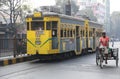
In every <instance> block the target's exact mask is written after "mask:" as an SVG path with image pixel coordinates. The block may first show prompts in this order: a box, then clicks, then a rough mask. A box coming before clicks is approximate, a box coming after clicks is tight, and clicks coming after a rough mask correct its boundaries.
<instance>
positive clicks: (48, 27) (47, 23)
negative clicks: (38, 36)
mask: <svg viewBox="0 0 120 79" xmlns="http://www.w3.org/2000/svg"><path fill="white" fill-rule="evenodd" d="M46 30H51V22H46Z"/></svg>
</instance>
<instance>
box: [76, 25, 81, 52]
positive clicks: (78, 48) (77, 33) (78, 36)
mask: <svg viewBox="0 0 120 79" xmlns="http://www.w3.org/2000/svg"><path fill="white" fill-rule="evenodd" d="M79 28H80V27H79V26H76V51H77V52H80V35H79V34H80V33H79Z"/></svg>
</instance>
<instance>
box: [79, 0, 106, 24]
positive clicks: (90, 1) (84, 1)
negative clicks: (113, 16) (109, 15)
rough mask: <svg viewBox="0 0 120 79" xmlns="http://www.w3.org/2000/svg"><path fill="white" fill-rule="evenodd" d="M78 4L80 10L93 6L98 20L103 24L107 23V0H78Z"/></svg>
mask: <svg viewBox="0 0 120 79" xmlns="http://www.w3.org/2000/svg"><path fill="white" fill-rule="evenodd" d="M77 5H79V10H82V9H85V8H91V9H92V10H93V13H94V16H96V17H97V19H98V22H99V23H102V24H104V23H105V14H106V2H105V0H77Z"/></svg>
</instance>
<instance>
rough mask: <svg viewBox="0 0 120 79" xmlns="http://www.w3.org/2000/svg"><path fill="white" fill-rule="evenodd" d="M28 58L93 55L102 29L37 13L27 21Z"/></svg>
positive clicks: (63, 17)
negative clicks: (35, 56)
mask: <svg viewBox="0 0 120 79" xmlns="http://www.w3.org/2000/svg"><path fill="white" fill-rule="evenodd" d="M26 23H27V54H30V55H37V56H43V57H45V56H54V57H56V56H57V55H61V57H63V56H72V55H80V54H82V53H88V52H93V51H95V49H96V46H97V40H98V38H99V37H100V35H101V32H102V30H103V25H101V24H99V23H96V22H92V21H89V20H85V19H82V18H76V17H73V16H67V15H63V14H57V13H52V12H44V13H42V12H36V13H34V14H33V15H28V16H27V17H26Z"/></svg>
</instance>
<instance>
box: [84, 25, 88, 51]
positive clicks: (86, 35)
mask: <svg viewBox="0 0 120 79" xmlns="http://www.w3.org/2000/svg"><path fill="white" fill-rule="evenodd" d="M85 32H86V33H85V37H86V49H87V50H88V47H89V29H88V24H86V27H85ZM87 52H88V51H87Z"/></svg>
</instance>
